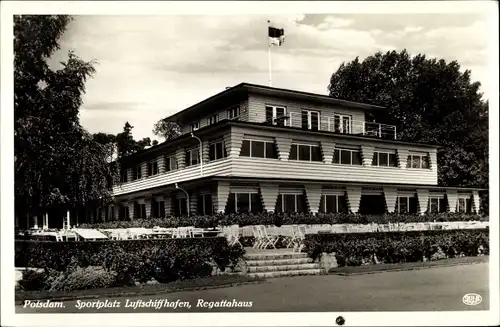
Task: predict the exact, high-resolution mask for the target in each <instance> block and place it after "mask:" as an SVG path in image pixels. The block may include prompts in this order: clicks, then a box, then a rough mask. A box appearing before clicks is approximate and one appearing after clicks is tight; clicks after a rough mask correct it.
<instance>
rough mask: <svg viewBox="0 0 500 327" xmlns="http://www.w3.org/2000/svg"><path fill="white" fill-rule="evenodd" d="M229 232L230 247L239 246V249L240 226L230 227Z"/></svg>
mask: <svg viewBox="0 0 500 327" xmlns="http://www.w3.org/2000/svg"><path fill="white" fill-rule="evenodd" d="M229 232H230V233H231V243H230V245H231V246H233V245H236V244H239V245H240V246H241V247H243V245H242V244H241V243H240V226H239V225H231V226H230V227H229Z"/></svg>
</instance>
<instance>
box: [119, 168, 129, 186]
mask: <svg viewBox="0 0 500 327" xmlns="http://www.w3.org/2000/svg"><path fill="white" fill-rule="evenodd" d="M120 182H121V183H126V182H128V171H127V169H122V171H121V172H120Z"/></svg>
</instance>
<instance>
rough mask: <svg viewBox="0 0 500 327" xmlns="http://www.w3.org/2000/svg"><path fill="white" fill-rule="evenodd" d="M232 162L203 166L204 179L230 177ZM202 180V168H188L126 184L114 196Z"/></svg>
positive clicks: (118, 188)
mask: <svg viewBox="0 0 500 327" xmlns="http://www.w3.org/2000/svg"><path fill="white" fill-rule="evenodd" d="M230 174H231V162H230V161H229V160H228V159H223V160H217V161H214V162H211V163H208V164H206V165H203V177H205V176H230ZM198 178H201V176H200V166H199V165H196V166H192V167H187V168H185V169H178V170H174V171H172V172H168V173H166V174H161V175H155V176H151V177H147V178H142V179H140V180H136V181H133V182H131V183H125V184H122V185H119V186H115V187H113V194H114V195H115V196H117V195H122V194H127V193H132V192H137V191H142V190H147V189H150V188H155V187H161V186H165V185H168V184H173V183H177V182H184V181H189V180H195V179H198Z"/></svg>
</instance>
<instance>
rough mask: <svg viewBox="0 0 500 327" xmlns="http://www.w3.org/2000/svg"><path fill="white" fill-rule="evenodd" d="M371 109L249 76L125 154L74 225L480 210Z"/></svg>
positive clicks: (422, 150) (433, 160)
mask: <svg viewBox="0 0 500 327" xmlns="http://www.w3.org/2000/svg"><path fill="white" fill-rule="evenodd" d="M376 110H385V109H384V108H382V107H377V106H373V105H368V104H360V103H354V102H348V101H342V100H338V99H334V98H331V97H328V96H324V95H317V94H310V93H305V92H298V91H292V90H284V89H278V88H272V87H266V86H259V85H252V84H247V83H242V84H239V85H237V86H235V87H232V88H228V89H226V90H225V91H223V92H221V93H219V94H216V95H214V96H212V97H210V98H208V99H206V100H204V101H202V102H200V103H197V104H195V105H193V106H191V107H189V108H187V109H185V110H182V111H180V112H178V113H176V114H175V115H173V116H171V117H169V118H168V119H169V120H170V121H172V122H176V123H178V124H179V125H180V127H181V131H182V136H180V137H179V138H177V139H175V140H172V141H168V142H164V143H161V144H159V145H157V146H154V147H151V148H149V149H146V150H143V151H140V152H138V153H136V154H134V155H132V156H129V157H127V158H125V159H124V160H123V162H122V163H121V171H120V180H119V181H118V180H117V181H115V184H114V186H113V194H114V203H113V204H112V205H110V206H106V207H103V208H100V209H97V210H91V211H89V212H87V213H86V216H85V217H80V218H79V220H80V223H81V222H83V220H84V221H86V222H98V221H108V220H130V219H139V218H148V217H165V216H170V215H176V216H178V215H188V214H191V215H193V214H196V215H205V214H212V213H215V212H261V211H264V210H266V211H268V212H269V211H274V212H311V213H318V212H352V213H358V212H359V213H384V212H400V213H422V214H423V213H425V212H428V211H429V212H445V211H449V212H456V211H460V212H477V211H478V210H479V206H480V203H479V202H480V198H479V191H480V190H479V189H472V188H449V187H440V186H438V173H437V168H438V167H437V152H438V150H439V147H438V146H435V145H428V144H419V143H410V142H402V141H399V140H397V137H396V135H397V131H396V128H395V126H389V125H384V124H378V123H374V122H367V121H366V119H365V117H366V116H367V114H368V113H369V112H372V111H376ZM75 219H78V218H75ZM71 220H72V222H71V224H72V225H73V224H75V223H76V222H75V221H74V219H73V218H72V219H71Z"/></svg>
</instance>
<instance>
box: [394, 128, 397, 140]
mask: <svg viewBox="0 0 500 327" xmlns="http://www.w3.org/2000/svg"><path fill="white" fill-rule="evenodd" d="M396 135H397V134H396V126H394V139H396Z"/></svg>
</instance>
